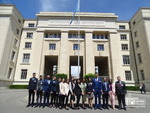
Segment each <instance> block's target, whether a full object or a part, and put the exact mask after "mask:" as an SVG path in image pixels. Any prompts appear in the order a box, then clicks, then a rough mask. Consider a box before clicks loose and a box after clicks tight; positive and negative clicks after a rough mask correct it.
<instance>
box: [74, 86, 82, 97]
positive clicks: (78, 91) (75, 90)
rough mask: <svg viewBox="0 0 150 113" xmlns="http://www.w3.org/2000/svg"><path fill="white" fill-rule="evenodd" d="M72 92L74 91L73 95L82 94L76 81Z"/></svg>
mask: <svg viewBox="0 0 150 113" xmlns="http://www.w3.org/2000/svg"><path fill="white" fill-rule="evenodd" d="M74 93H75V95H81V94H82V90H81V87H80V86H79V84H77V83H76V84H75V88H74Z"/></svg>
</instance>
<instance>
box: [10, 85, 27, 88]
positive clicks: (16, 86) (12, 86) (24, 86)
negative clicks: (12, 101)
mask: <svg viewBox="0 0 150 113" xmlns="http://www.w3.org/2000/svg"><path fill="white" fill-rule="evenodd" d="M27 88H28V85H10V86H9V89H27Z"/></svg>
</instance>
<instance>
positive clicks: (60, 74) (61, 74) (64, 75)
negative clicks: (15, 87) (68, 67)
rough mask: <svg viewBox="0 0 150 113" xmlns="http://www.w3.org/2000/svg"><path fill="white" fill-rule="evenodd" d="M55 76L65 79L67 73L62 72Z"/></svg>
mask: <svg viewBox="0 0 150 113" xmlns="http://www.w3.org/2000/svg"><path fill="white" fill-rule="evenodd" d="M55 76H56V78H57V79H58V78H65V79H67V74H64V73H58V74H56V75H55Z"/></svg>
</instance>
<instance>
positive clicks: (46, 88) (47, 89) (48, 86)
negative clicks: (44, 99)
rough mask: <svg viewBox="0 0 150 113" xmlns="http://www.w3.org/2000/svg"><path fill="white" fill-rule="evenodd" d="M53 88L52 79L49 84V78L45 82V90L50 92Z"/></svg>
mask: <svg viewBox="0 0 150 113" xmlns="http://www.w3.org/2000/svg"><path fill="white" fill-rule="evenodd" d="M51 88H52V81H51V80H50V84H48V79H46V80H44V82H43V91H46V92H50V91H51Z"/></svg>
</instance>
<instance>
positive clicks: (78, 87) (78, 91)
mask: <svg viewBox="0 0 150 113" xmlns="http://www.w3.org/2000/svg"><path fill="white" fill-rule="evenodd" d="M74 90H75V92H74V93H75V95H76V97H77V101H76V109H77V110H79V102H80V97H81V95H82V90H81V83H80V80H79V79H77V82H76V84H75V89H74Z"/></svg>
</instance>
